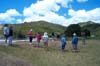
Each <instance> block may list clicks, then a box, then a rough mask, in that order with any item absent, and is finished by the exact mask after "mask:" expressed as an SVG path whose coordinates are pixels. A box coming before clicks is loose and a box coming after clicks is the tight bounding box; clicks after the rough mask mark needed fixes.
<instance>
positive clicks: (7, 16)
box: [0, 9, 21, 22]
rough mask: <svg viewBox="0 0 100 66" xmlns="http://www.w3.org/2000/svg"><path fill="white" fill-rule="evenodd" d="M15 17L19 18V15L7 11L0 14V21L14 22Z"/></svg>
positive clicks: (11, 10)
mask: <svg viewBox="0 0 100 66" xmlns="http://www.w3.org/2000/svg"><path fill="white" fill-rule="evenodd" d="M16 16H21V14H20V13H19V12H17V11H16V10H15V9H9V10H7V11H6V12H5V13H0V21H4V22H11V21H12V20H15V18H14V17H16Z"/></svg>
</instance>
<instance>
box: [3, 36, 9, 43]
mask: <svg viewBox="0 0 100 66" xmlns="http://www.w3.org/2000/svg"><path fill="white" fill-rule="evenodd" d="M4 36H5V42H6V43H7V39H8V35H4Z"/></svg>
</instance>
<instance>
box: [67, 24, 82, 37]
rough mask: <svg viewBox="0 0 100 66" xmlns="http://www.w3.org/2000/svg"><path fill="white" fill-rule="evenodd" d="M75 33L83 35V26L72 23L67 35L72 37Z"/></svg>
mask: <svg viewBox="0 0 100 66" xmlns="http://www.w3.org/2000/svg"><path fill="white" fill-rule="evenodd" d="M73 33H76V34H77V35H78V36H80V35H81V27H80V26H79V25H78V24H71V25H69V26H68V27H67V28H66V30H65V35H66V36H69V37H71V36H72V35H73Z"/></svg>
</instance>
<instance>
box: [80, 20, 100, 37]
mask: <svg viewBox="0 0 100 66" xmlns="http://www.w3.org/2000/svg"><path fill="white" fill-rule="evenodd" d="M79 25H80V26H81V27H82V28H83V29H88V30H89V31H90V32H91V35H94V36H95V37H98V38H100V23H95V22H92V21H88V22H82V23H79Z"/></svg>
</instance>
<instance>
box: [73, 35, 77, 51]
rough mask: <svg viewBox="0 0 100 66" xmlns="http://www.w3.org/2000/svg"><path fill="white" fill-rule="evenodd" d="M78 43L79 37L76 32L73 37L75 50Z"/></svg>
mask: <svg viewBox="0 0 100 66" xmlns="http://www.w3.org/2000/svg"><path fill="white" fill-rule="evenodd" d="M77 45H78V37H77V35H76V33H74V34H73V37H72V46H73V49H74V50H75V51H76V50H77Z"/></svg>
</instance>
